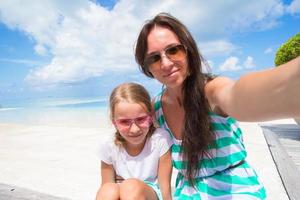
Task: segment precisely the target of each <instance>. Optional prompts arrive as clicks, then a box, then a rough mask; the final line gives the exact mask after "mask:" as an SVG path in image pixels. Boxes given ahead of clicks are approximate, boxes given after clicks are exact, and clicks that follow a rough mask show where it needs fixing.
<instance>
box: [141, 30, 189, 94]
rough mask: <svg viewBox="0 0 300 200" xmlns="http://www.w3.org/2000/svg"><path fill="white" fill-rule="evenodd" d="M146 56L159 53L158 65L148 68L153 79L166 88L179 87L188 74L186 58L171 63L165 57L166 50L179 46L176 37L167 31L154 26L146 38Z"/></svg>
mask: <svg viewBox="0 0 300 200" xmlns="http://www.w3.org/2000/svg"><path fill="white" fill-rule="evenodd" d="M147 42H148V49H147V55H151V54H156V53H160V56H161V60H160V65H157V66H149V71H150V72H151V73H152V75H153V76H154V78H156V79H157V80H158V81H159V82H161V83H163V84H164V85H166V86H167V87H170V88H175V87H181V85H182V83H183V81H184V80H185V78H186V77H187V74H188V64H187V59H186V56H184V58H182V59H181V60H176V61H174V60H173V61H172V60H171V59H169V58H168V57H167V56H166V52H165V50H166V48H169V47H172V46H176V45H178V44H181V43H180V41H179V40H178V37H177V36H176V35H175V34H174V33H173V32H172V31H170V30H169V29H167V28H163V27H160V26H156V27H154V28H153V29H152V31H150V33H149V35H148V38H147Z"/></svg>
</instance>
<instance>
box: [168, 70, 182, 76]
mask: <svg viewBox="0 0 300 200" xmlns="http://www.w3.org/2000/svg"><path fill="white" fill-rule="evenodd" d="M178 71H179V70H175V71H173V72H170V73H168V74H165V75H164V77H169V76H172V75H173V74H174V73H176V72H178Z"/></svg>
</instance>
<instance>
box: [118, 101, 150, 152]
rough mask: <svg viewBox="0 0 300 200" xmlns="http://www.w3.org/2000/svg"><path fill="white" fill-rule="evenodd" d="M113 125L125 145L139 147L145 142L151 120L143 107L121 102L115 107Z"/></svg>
mask: <svg viewBox="0 0 300 200" xmlns="http://www.w3.org/2000/svg"><path fill="white" fill-rule="evenodd" d="M113 123H114V125H115V127H116V129H118V131H119V132H120V134H121V136H122V137H123V138H124V139H125V140H126V145H130V146H131V147H134V146H138V147H139V146H140V145H143V144H144V142H145V140H146V136H147V133H148V131H149V127H150V126H151V124H152V119H151V116H150V113H149V112H147V110H146V107H145V106H142V105H141V104H138V103H129V102H127V101H121V102H119V103H117V104H116V105H115V110H114V119H113Z"/></svg>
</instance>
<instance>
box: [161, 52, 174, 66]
mask: <svg viewBox="0 0 300 200" xmlns="http://www.w3.org/2000/svg"><path fill="white" fill-rule="evenodd" d="M172 65H173V62H172V61H171V60H170V59H169V58H168V57H167V56H166V54H162V55H161V69H162V70H169V69H170V67H172Z"/></svg>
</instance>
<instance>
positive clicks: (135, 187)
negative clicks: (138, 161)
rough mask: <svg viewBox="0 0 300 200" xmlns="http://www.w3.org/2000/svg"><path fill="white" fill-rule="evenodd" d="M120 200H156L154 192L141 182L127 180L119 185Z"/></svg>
mask: <svg viewBox="0 0 300 200" xmlns="http://www.w3.org/2000/svg"><path fill="white" fill-rule="evenodd" d="M120 198H121V199H122V200H157V199H158V197H157V195H156V193H155V191H154V190H153V189H152V188H151V187H150V186H149V185H147V184H146V183H144V182H143V181H140V180H138V179H133V178H131V179H127V180H125V181H123V182H122V183H121V184H120Z"/></svg>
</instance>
